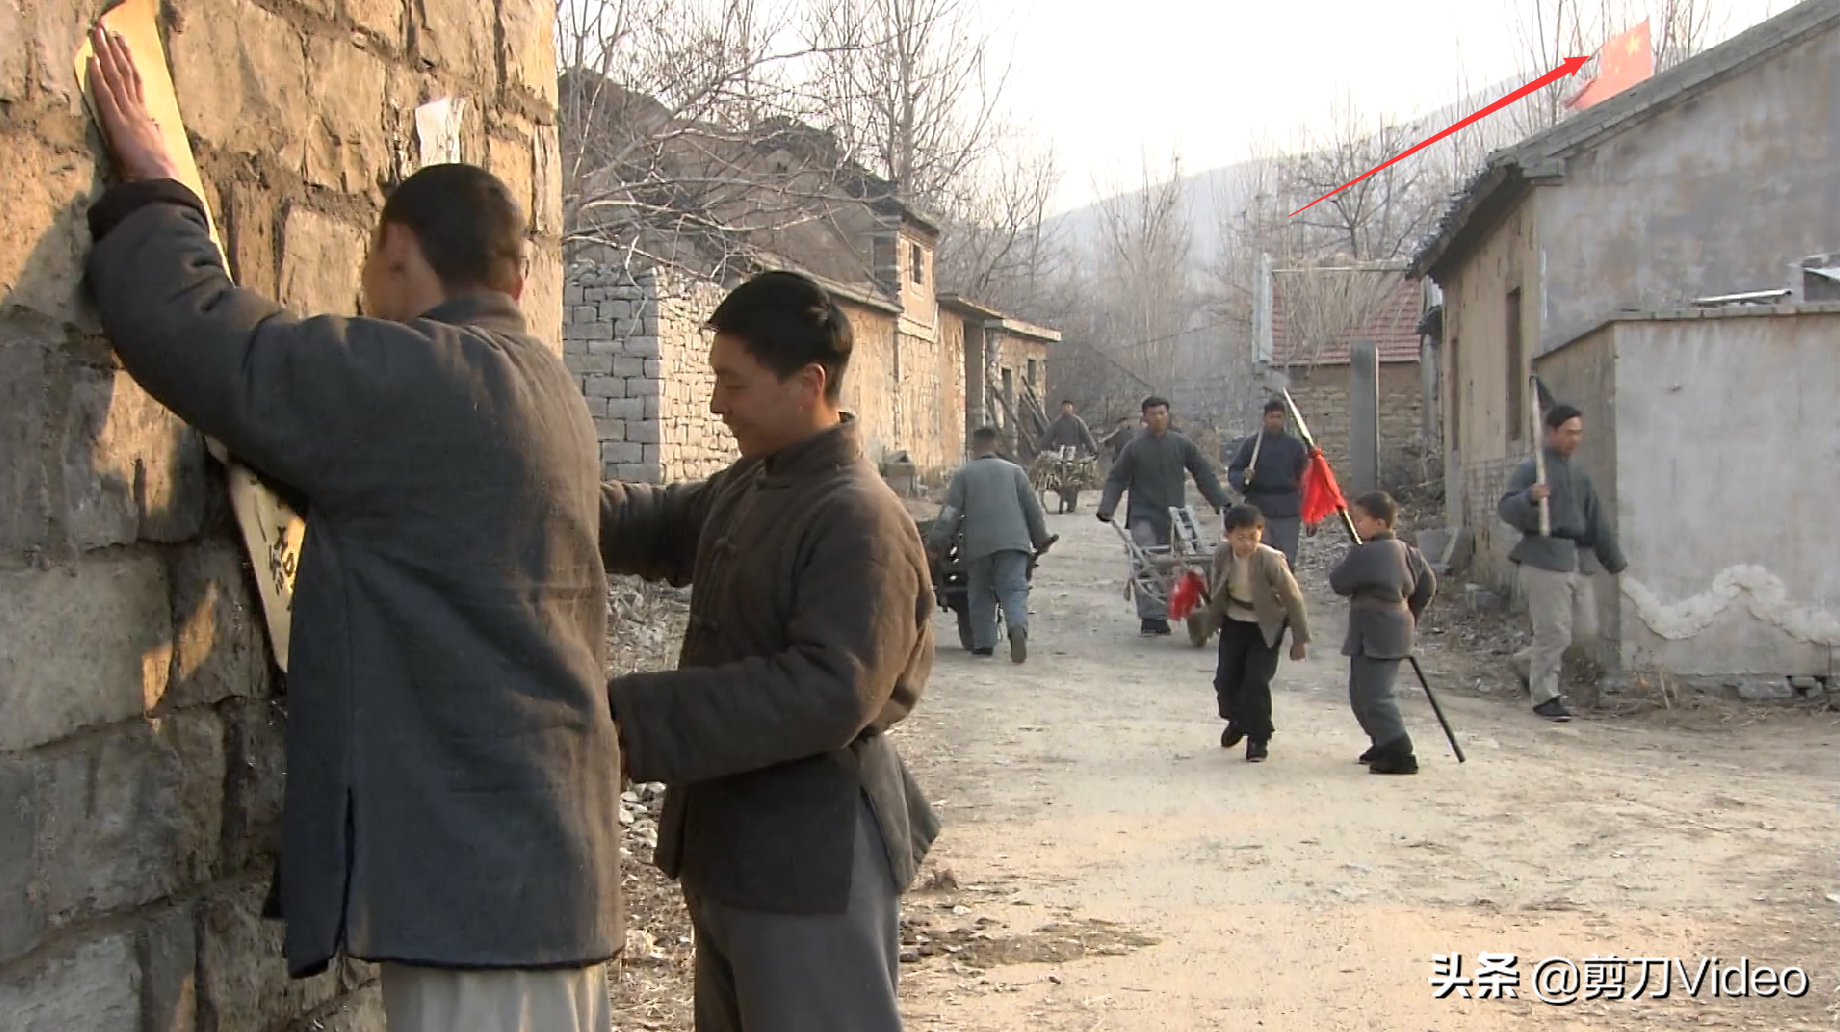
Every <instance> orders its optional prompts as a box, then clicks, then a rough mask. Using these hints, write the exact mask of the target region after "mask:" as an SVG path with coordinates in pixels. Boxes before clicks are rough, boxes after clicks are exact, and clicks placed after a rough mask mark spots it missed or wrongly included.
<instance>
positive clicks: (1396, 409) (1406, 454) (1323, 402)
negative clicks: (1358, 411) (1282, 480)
mask: <svg viewBox="0 0 1840 1032" xmlns="http://www.w3.org/2000/svg"><path fill="white" fill-rule="evenodd" d="M1290 378H1291V386H1290V392H1291V397H1292V399H1293V400H1295V401H1296V402H1297V407H1298V408H1299V409H1301V410H1302V411H1303V418H1304V420H1305V421H1306V422H1308V423H1309V425H1310V433H1311V435H1312V436H1314V437H1315V438H1316V443H1317V446H1318V447H1320V448H1322V450H1323V454H1324V455H1326V456H1328V459H1329V464H1330V465H1331V466H1333V467H1334V468H1335V470H1336V472H1337V474H1339V475H1340V476H1341V478H1342V480H1343V485H1342V486H1343V487H1344V488H1346V487H1347V486H1348V485H1347V483H1346V481H1347V476H1348V474H1347V472H1346V471H1347V470H1348V469H1349V468H1350V466H1349V451H1348V367H1347V366H1345V365H1329V366H1317V367H1316V368H1315V369H1312V370H1309V371H1308V372H1302V371H1293V372H1292V373H1291V374H1290ZM1423 399H1424V388H1423V386H1422V385H1421V384H1420V382H1419V375H1418V363H1416V362H1386V363H1382V364H1381V366H1380V486H1381V487H1382V488H1383V489H1385V490H1388V491H1399V490H1402V489H1404V488H1408V487H1414V486H1417V485H1419V484H1421V483H1423V482H1425V481H1426V480H1427V479H1428V478H1429V476H1428V472H1427V471H1428V469H1429V467H1428V466H1427V465H1426V463H1427V461H1428V460H1427V455H1428V451H1427V448H1426V446H1425V443H1424V439H1423V436H1422V434H1421V433H1420V430H1421V420H1422V419H1423V417H1424V404H1423ZM1429 472H1430V474H1435V473H1438V472H1440V470H1438V469H1429Z"/></svg>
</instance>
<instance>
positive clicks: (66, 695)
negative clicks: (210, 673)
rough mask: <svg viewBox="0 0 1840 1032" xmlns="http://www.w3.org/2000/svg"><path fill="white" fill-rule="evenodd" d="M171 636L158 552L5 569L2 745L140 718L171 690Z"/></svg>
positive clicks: (0, 584)
mask: <svg viewBox="0 0 1840 1032" xmlns="http://www.w3.org/2000/svg"><path fill="white" fill-rule="evenodd" d="M171 641H172V609H171V602H170V601H169V599H168V597H167V589H166V569H165V566H164V565H163V564H162V563H161V562H160V560H159V558H158V557H157V556H152V555H138V554H110V555H106V556H86V557H84V558H83V559H82V560H80V561H79V562H78V563H77V564H76V566H75V568H74V569H53V570H8V571H4V572H0V683H4V685H5V687H6V689H7V690H6V691H4V692H0V750H19V749H30V748H32V747H34V746H38V745H42V744H44V743H46V742H52V741H56V740H58V739H60V738H64V737H65V736H67V735H69V734H71V733H73V732H75V731H78V730H81V729H82V728H86V727H95V726H98V725H102V724H112V723H115V722H116V721H119V720H127V719H129V718H132V717H138V716H140V715H141V714H142V713H144V712H146V710H147V709H148V708H149V707H151V706H152V705H153V704H154V703H155V702H157V701H158V700H159V698H160V696H161V695H163V694H164V693H165V691H166V685H167V678H168V675H169V673H170V667H171V662H172V646H171Z"/></svg>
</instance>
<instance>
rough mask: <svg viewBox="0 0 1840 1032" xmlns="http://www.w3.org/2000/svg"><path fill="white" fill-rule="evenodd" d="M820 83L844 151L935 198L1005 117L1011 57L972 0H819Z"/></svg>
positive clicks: (815, 23) (811, 23) (815, 44)
mask: <svg viewBox="0 0 1840 1032" xmlns="http://www.w3.org/2000/svg"><path fill="white" fill-rule="evenodd" d="M805 31H806V38H807V40H808V42H809V45H810V47H811V49H812V50H813V51H814V52H815V53H817V54H818V55H819V59H818V60H817V62H816V70H815V83H814V86H815V89H816V91H817V93H818V95H819V96H820V97H822V99H823V102H824V108H823V110H824V111H825V113H826V115H825V117H826V124H827V125H828V126H830V127H831V128H832V129H833V130H834V131H835V132H836V134H837V136H838V138H839V139H840V140H841V141H842V142H843V145H844V147H845V149H846V150H848V151H849V152H850V153H851V154H853V155H854V156H855V157H856V158H857V160H859V161H861V162H863V163H864V164H865V165H867V166H868V167H869V168H870V170H871V171H873V172H875V173H877V174H878V175H881V176H883V177H885V178H886V179H887V180H888V181H889V182H890V183H892V184H893V186H894V189H895V190H896V191H897V192H898V193H899V195H900V196H902V197H904V198H907V199H910V200H914V201H918V202H921V203H938V202H939V201H940V200H941V199H942V198H943V197H944V196H945V195H946V194H947V192H948V191H949V190H950V189H951V188H952V186H953V184H954V183H956V182H957V181H958V180H959V179H960V178H961V177H962V176H963V175H965V173H966V172H967V171H969V170H970V169H971V168H972V167H973V165H974V164H975V163H976V162H977V159H978V158H979V156H980V155H981V154H982V153H983V152H984V150H985V148H986V147H987V146H988V145H989V143H990V141H991V139H992V135H993V132H994V130H995V128H996V126H997V124H998V116H999V111H1000V107H999V105H1000V101H1001V98H1002V94H1003V88H1004V85H1005V83H1006V82H1007V80H1008V77H1009V65H1008V63H1007V61H1006V60H1005V59H1003V58H1002V57H1001V56H1000V55H999V54H998V52H997V50H998V44H997V42H996V35H995V33H994V32H993V31H992V30H991V29H990V28H989V27H987V26H984V25H982V24H980V23H979V22H978V20H977V18H976V17H975V7H974V5H973V4H971V3H969V2H968V0H812V7H811V10H810V13H809V16H808V19H807V25H806V30H805Z"/></svg>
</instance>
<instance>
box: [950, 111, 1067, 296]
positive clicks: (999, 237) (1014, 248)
mask: <svg viewBox="0 0 1840 1032" xmlns="http://www.w3.org/2000/svg"><path fill="white" fill-rule="evenodd" d="M1060 178H1061V171H1060V166H1059V164H1058V162H1057V160H1056V156H1055V153H1054V148H1053V145H1052V144H1051V143H1047V142H1045V141H1044V142H1038V141H1033V140H1028V139H1021V140H1018V141H1016V142H1014V143H1012V144H1011V145H1009V146H1000V147H998V148H997V149H996V150H995V151H993V152H992V153H990V154H989V155H988V157H987V160H986V161H983V162H980V163H979V164H978V165H977V166H975V167H973V168H972V169H970V170H968V173H967V174H966V175H965V176H963V177H962V178H961V179H960V180H959V181H957V182H955V183H952V184H949V187H948V192H947V194H946V197H945V199H944V201H943V203H942V209H943V215H944V221H945V225H944V227H943V233H942V236H941V239H940V242H939V250H938V253H937V255H936V256H935V259H934V263H935V268H936V269H937V273H936V277H935V278H936V279H937V281H938V283H939V285H940V287H941V288H942V289H943V290H945V291H947V292H951V293H958V294H964V295H967V296H971V297H975V298H977V299H978V300H980V301H983V302H984V303H986V304H989V305H992V306H995V307H997V308H1000V309H1002V310H1004V311H1009V312H1014V313H1016V314H1018V315H1021V316H1024V317H1026V318H1032V319H1045V318H1047V317H1049V315H1050V314H1052V313H1054V312H1055V310H1056V305H1055V303H1054V301H1053V300H1051V294H1052V293H1053V289H1054V286H1055V274H1056V273H1057V272H1058V271H1059V270H1060V269H1061V268H1062V267H1063V266H1064V264H1065V260H1066V247H1065V242H1064V241H1063V240H1061V239H1060V237H1059V234H1057V233H1055V232H1054V231H1052V230H1051V229H1050V228H1049V227H1048V226H1047V209H1048V203H1049V201H1050V200H1051V199H1052V198H1053V196H1054V191H1055V189H1056V188H1057V187H1058V186H1059V184H1060Z"/></svg>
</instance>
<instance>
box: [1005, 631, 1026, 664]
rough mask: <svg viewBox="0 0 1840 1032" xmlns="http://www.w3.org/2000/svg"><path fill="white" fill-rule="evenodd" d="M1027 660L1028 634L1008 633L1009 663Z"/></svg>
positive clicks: (1020, 632) (1023, 632) (1024, 632)
mask: <svg viewBox="0 0 1840 1032" xmlns="http://www.w3.org/2000/svg"><path fill="white" fill-rule="evenodd" d="M1028 658H1029V632H1027V631H1011V632H1009V661H1010V662H1011V663H1023V662H1027V661H1028Z"/></svg>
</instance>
